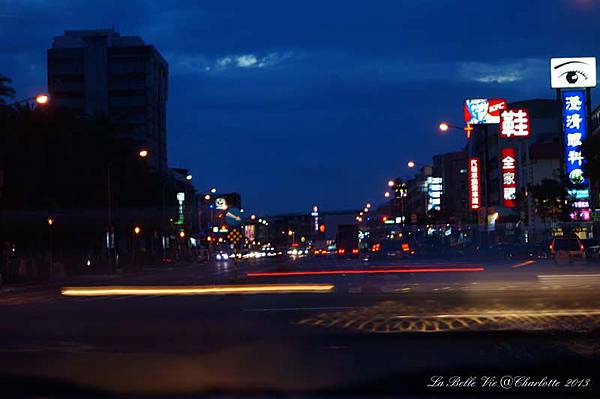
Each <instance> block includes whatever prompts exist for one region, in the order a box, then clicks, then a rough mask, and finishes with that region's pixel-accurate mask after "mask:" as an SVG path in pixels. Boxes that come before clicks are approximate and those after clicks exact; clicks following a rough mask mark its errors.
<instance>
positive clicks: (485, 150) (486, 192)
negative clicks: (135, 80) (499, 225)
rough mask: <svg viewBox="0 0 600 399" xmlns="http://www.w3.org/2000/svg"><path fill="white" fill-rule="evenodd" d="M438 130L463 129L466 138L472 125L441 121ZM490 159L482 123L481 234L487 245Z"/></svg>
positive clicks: (486, 130) (485, 132)
mask: <svg viewBox="0 0 600 399" xmlns="http://www.w3.org/2000/svg"><path fill="white" fill-rule="evenodd" d="M438 127H439V130H440V131H442V132H447V131H448V130H449V129H450V128H452V129H457V130H464V131H465V132H466V134H467V140H469V139H470V138H471V133H472V132H473V130H474V128H473V125H471V124H467V126H465V127H464V128H461V127H459V126H456V125H453V124H450V123H448V122H442V123H440V124H439V126H438ZM489 159H490V154H489V149H488V127H487V124H484V125H483V160H482V162H481V163H482V165H481V173H482V175H483V185H482V186H483V190H484V191H483V192H484V196H483V197H484V199H485V204H484V207H483V225H484V226H485V230H484V235H483V240H482V241H483V243H484V244H485V245H486V246H487V245H488V243H489V221H488V217H489V215H488V214H489V207H490V190H489V187H490V184H489V174H488V162H489Z"/></svg>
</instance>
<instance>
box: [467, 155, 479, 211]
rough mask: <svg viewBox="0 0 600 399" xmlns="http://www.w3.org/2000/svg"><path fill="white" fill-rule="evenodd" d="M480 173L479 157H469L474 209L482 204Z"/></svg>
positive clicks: (471, 200) (470, 191) (470, 185)
mask: <svg viewBox="0 0 600 399" xmlns="http://www.w3.org/2000/svg"><path fill="white" fill-rule="evenodd" d="M480 174H481V172H480V165H479V158H469V202H470V206H471V209H473V210H477V209H479V206H480V205H481V189H480V186H479V183H480V180H481V179H480Z"/></svg>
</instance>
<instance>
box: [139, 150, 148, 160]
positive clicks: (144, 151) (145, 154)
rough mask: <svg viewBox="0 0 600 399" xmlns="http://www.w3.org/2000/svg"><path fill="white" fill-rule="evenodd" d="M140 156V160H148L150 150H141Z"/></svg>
mask: <svg viewBox="0 0 600 399" xmlns="http://www.w3.org/2000/svg"><path fill="white" fill-rule="evenodd" d="M139 156H140V158H146V157H147V156H148V150H141V151H140V152H139Z"/></svg>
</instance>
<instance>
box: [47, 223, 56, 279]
mask: <svg viewBox="0 0 600 399" xmlns="http://www.w3.org/2000/svg"><path fill="white" fill-rule="evenodd" d="M47 222H48V241H49V245H50V248H49V249H50V276H49V277H50V280H52V279H53V278H54V260H53V256H52V226H53V225H54V219H52V218H51V217H49V218H48V220H47Z"/></svg>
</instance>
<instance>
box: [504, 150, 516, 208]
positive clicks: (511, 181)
mask: <svg viewBox="0 0 600 399" xmlns="http://www.w3.org/2000/svg"><path fill="white" fill-rule="evenodd" d="M501 154H502V157H501V159H500V163H501V169H502V206H504V207H505V208H514V207H516V206H517V201H516V200H517V155H516V151H515V149H514V148H503V149H502V151H501Z"/></svg>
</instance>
